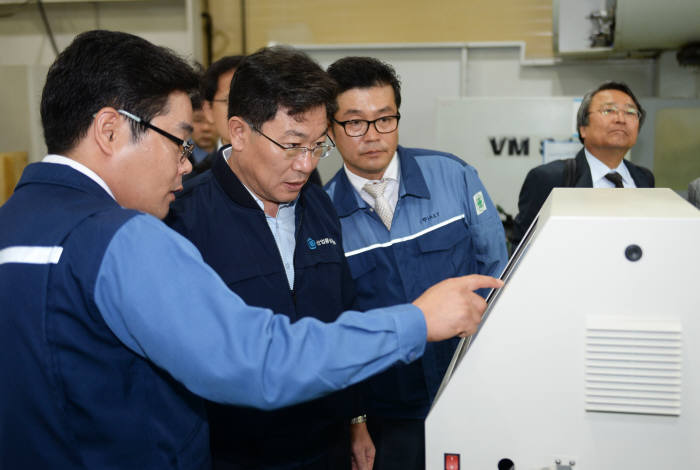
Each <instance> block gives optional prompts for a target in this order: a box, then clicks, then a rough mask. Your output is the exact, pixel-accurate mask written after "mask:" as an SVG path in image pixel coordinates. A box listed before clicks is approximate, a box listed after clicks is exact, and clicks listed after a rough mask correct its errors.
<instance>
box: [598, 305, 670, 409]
mask: <svg viewBox="0 0 700 470" xmlns="http://www.w3.org/2000/svg"><path fill="white" fill-rule="evenodd" d="M587 323H588V324H587V328H586V372H585V376H586V378H585V381H586V385H585V386H586V390H585V397H586V411H603V412H612V413H639V414H651V415H675V416H678V415H680V413H681V378H682V374H681V372H682V343H681V332H682V331H681V330H682V329H681V325H680V323H678V322H673V321H671V322H669V321H668V320H663V321H649V320H638V321H635V320H630V319H629V318H622V319H620V318H608V317H594V318H591V317H589V319H588V321H587Z"/></svg>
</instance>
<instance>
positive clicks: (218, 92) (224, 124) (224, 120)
mask: <svg viewBox="0 0 700 470" xmlns="http://www.w3.org/2000/svg"><path fill="white" fill-rule="evenodd" d="M243 57H244V56H242V55H229V56H225V57H222V58H221V59H219V60H217V61H216V62H214V63H212V64H211V65H210V66H209V68H208V69H207V70H206V72H204V75H203V76H202V98H203V99H204V103H203V107H202V109H203V110H204V113H205V116H206V118H207V119H208V120H209V121H210V122H213V123H214V127H215V128H216V132H217V134H219V136H220V137H221V140H222V141H223V142H224V143H226V144H227V143H228V142H229V138H228V114H227V111H228V93H229V88H230V87H231V78H233V74H234V73H235V72H236V69H237V68H238V65H239V64H240V63H241V61H242V60H243Z"/></svg>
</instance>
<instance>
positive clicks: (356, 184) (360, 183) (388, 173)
mask: <svg viewBox="0 0 700 470" xmlns="http://www.w3.org/2000/svg"><path fill="white" fill-rule="evenodd" d="M343 170H345V174H346V175H347V177H348V180H349V181H350V184H351V185H352V187H353V188H355V190H356V191H357V192H358V193H362V188H363V187H364V186H365V184H367V183H369V182H370V181H373V180H370V179H367V178H363V177H362V176H359V175H356V174H355V173H353V172H352V171H350V170H349V169H348V166H347V165H346V164H343ZM382 179H386V180H390V181H395V182H397V183H398V181H399V158H398V156H397V154H396V152H394V156H393V157H391V161H390V162H389V166H387V167H386V170H384V176H383V177H382Z"/></svg>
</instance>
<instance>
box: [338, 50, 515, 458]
mask: <svg viewBox="0 0 700 470" xmlns="http://www.w3.org/2000/svg"><path fill="white" fill-rule="evenodd" d="M328 72H329V74H330V75H331V76H332V77H333V78H334V79H335V80H336V81H337V82H338V85H339V89H338V96H337V99H336V106H335V110H334V113H333V118H332V124H331V136H332V137H333V140H334V141H335V142H336V144H337V146H338V150H339V151H340V153H341V155H342V157H343V162H344V167H343V168H342V169H341V170H340V171H338V173H337V174H336V175H335V177H334V178H333V179H332V180H331V181H330V182H329V183H328V184H327V186H326V189H327V191H328V194H329V195H330V196H331V199H332V200H333V204H334V205H335V207H336V210H337V211H338V215H339V217H340V221H341V224H342V227H343V246H344V249H345V255H346V256H347V259H348V263H349V265H350V270H351V272H352V277H353V279H354V280H355V283H356V290H357V298H356V303H355V305H356V306H357V308H360V309H368V308H376V307H382V306H387V305H392V304H395V303H397V302H405V301H406V300H408V299H411V298H412V297H413V296H415V295H416V293H418V292H421V291H422V290H423V289H425V288H426V287H428V286H430V285H432V284H434V283H436V282H439V281H441V280H443V279H446V278H448V277H451V276H459V275H464V274H472V273H480V274H488V275H495V276H498V275H499V274H500V273H501V270H502V269H503V267H504V266H505V263H506V260H507V253H506V246H505V235H504V232H503V226H502V224H501V221H500V218H499V217H498V213H497V211H496V209H495V207H494V205H493V203H492V202H491V199H490V198H489V195H488V194H487V192H486V189H485V188H484V186H483V184H482V183H481V181H480V180H479V177H478V176H477V173H476V170H475V169H474V168H472V167H471V166H469V165H468V164H466V163H465V162H464V161H462V160H461V159H459V158H457V157H456V156H454V155H450V154H447V153H442V152H436V151H433V150H424V149H416V148H404V147H401V146H399V145H398V138H399V137H398V126H399V119H400V117H401V116H400V114H399V107H400V105H401V89H400V84H399V80H398V78H397V76H396V74H395V72H394V70H393V68H392V67H391V66H389V65H388V64H385V63H383V62H381V61H379V60H376V59H373V58H369V57H346V58H344V59H340V60H338V61H336V62H335V63H333V64H332V65H331V66H330V67H329V68H328ZM456 345H457V343H456V341H455V340H448V341H444V342H440V343H435V344H432V345H430V346H429V347H428V348H427V349H426V352H425V354H424V355H423V358H422V360H420V361H415V362H413V363H411V364H405V365H398V366H395V367H393V368H391V369H390V370H388V371H386V372H384V373H383V374H381V375H379V376H377V377H375V378H373V379H370V380H369V381H368V382H367V383H366V384H365V385H366V390H367V393H366V399H365V404H366V406H367V416H368V417H367V419H368V424H367V425H368V427H369V431H370V435H371V437H372V440H373V441H374V447H376V460H375V461H374V464H375V468H376V469H379V470H384V469H401V470H410V469H421V468H424V465H425V437H424V427H423V420H424V418H425V417H426V415H427V413H428V410H429V408H430V404H431V403H432V401H433V399H434V397H435V394H436V393H437V390H438V387H439V385H440V382H441V380H442V376H443V375H444V373H445V370H446V369H447V366H448V364H449V362H450V359H451V358H452V354H453V352H454V350H455V347H456ZM357 420H359V421H362V420H364V418H363V417H358V418H357ZM374 447H373V446H372V444H371V442H367V443H366V444H365V446H364V448H365V449H366V451H365V462H364V463H363V465H369V464H371V463H372V461H373V459H374V457H375V454H374ZM361 468H363V467H361Z"/></svg>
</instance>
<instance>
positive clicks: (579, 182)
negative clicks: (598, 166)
mask: <svg viewBox="0 0 700 470" xmlns="http://www.w3.org/2000/svg"><path fill="white" fill-rule="evenodd" d="M575 181H576V183H575V185H574V187H576V188H592V187H593V178H591V168H590V167H589V166H588V160H586V153H585V151H584V150H583V149H581V150H579V152H578V153H577V154H576V178H575Z"/></svg>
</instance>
